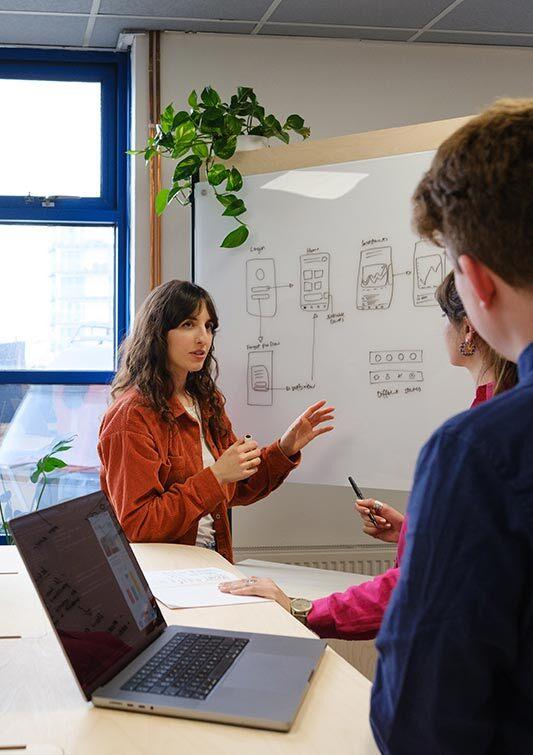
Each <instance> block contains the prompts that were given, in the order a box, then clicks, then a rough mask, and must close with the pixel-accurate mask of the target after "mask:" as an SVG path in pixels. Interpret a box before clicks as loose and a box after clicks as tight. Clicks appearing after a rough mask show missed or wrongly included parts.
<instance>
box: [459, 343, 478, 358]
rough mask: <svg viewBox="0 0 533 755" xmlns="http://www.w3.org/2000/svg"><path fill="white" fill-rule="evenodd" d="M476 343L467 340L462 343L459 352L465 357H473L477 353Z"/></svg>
mask: <svg viewBox="0 0 533 755" xmlns="http://www.w3.org/2000/svg"><path fill="white" fill-rule="evenodd" d="M476 349H477V346H476V343H475V341H467V340H466V339H465V340H464V341H462V343H461V345H460V346H459V351H460V352H461V354H462V355H463V356H464V357H471V356H473V355H474V354H475V353H476Z"/></svg>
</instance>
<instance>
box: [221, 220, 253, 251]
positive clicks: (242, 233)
mask: <svg viewBox="0 0 533 755" xmlns="http://www.w3.org/2000/svg"><path fill="white" fill-rule="evenodd" d="M249 233H250V232H249V230H248V228H247V227H246V226H245V225H240V226H239V227H238V228H235V230H234V231H231V233H228V235H227V236H226V238H225V239H224V241H223V242H222V244H221V245H220V246H221V247H223V248H224V249H234V248H235V247H236V246H242V244H244V242H245V241H246V239H247V238H248V234H249Z"/></svg>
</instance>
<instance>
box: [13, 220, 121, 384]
mask: <svg viewBox="0 0 533 755" xmlns="http://www.w3.org/2000/svg"><path fill="white" fill-rule="evenodd" d="M114 248H115V239H114V229H113V228H112V227H102V226H100V227H98V226H59V225H58V226H42V225H41V226H38V225H17V226H15V225H0V264H1V267H2V276H1V278H0V301H1V302H2V311H3V312H5V313H6V314H9V316H7V317H3V318H2V319H1V320H0V369H1V370H54V371H59V370H108V371H109V370H113V311H114V259H115V253H114ZM13 281H19V282H20V285H17V286H14V285H13Z"/></svg>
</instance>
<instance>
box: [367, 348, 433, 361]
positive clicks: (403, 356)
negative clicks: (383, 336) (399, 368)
mask: <svg viewBox="0 0 533 755" xmlns="http://www.w3.org/2000/svg"><path fill="white" fill-rule="evenodd" d="M368 361H369V362H370V364H376V365H378V364H379V365H389V364H401V365H407V364H416V363H417V362H418V363H420V362H423V361H424V353H423V351H422V349H382V350H381V351H369V352H368Z"/></svg>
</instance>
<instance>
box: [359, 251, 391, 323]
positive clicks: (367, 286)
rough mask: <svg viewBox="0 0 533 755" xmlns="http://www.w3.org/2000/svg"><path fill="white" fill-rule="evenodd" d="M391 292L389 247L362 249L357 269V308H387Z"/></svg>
mask: <svg viewBox="0 0 533 755" xmlns="http://www.w3.org/2000/svg"><path fill="white" fill-rule="evenodd" d="M393 292H394V276H393V274H392V249H391V247H390V246H384V247H379V248H377V249H363V251H362V252H361V255H360V257H359V268H358V271H357V303H356V307H357V309H388V308H389V307H390V305H391V301H392V295H393Z"/></svg>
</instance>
